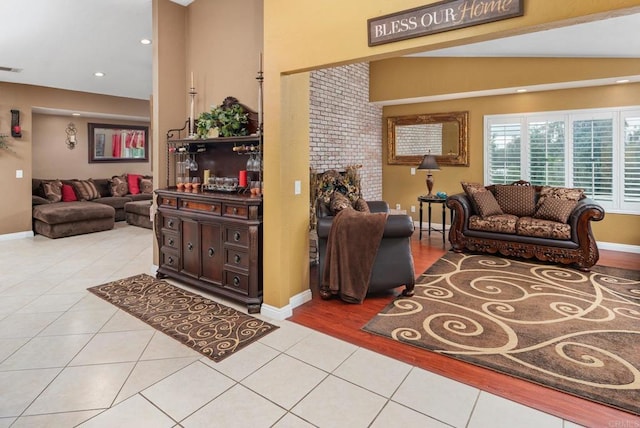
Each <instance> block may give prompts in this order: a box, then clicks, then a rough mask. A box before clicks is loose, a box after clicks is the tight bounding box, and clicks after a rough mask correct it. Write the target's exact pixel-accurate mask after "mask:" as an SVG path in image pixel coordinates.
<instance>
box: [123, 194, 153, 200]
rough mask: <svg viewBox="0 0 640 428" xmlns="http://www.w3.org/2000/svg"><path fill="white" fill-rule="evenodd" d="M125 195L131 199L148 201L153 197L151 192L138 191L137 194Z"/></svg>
mask: <svg viewBox="0 0 640 428" xmlns="http://www.w3.org/2000/svg"><path fill="white" fill-rule="evenodd" d="M126 197H127V198H130V199H131V200H132V201H148V200H151V199H153V194H152V193H138V194H137V195H132V194H128V195H127V196H126Z"/></svg>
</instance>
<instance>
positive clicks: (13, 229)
mask: <svg viewBox="0 0 640 428" xmlns="http://www.w3.org/2000/svg"><path fill="white" fill-rule="evenodd" d="M34 106H35V107H43V108H52V109H63V110H73V111H81V112H93V113H102V114H118V115H124V116H136V117H148V116H149V103H148V101H145V100H136V99H131V98H122V97H111V96H106V95H96V94H89V93H85V92H75V91H65V90H61V89H52V88H45V87H41V86H32V85H20V84H13V83H3V82H0V133H4V134H9V133H10V130H9V127H10V124H11V114H10V112H9V110H10V109H17V110H20V125H21V127H22V138H18V139H10V141H9V144H10V145H11V146H12V149H13V150H14V151H15V153H10V152H6V151H4V150H3V151H1V152H0V180H1V182H2V183H4V184H3V187H2V204H1V205H0V235H9V234H14V233H17V234H20V233H31V178H32V176H33V166H32V155H33V150H34V134H33V125H34V123H33V119H32V114H31V108H32V107H34ZM70 117H71V116H70ZM65 127H66V126H65ZM56 135H57V136H59V135H61V137H60V138H61V140H60V141H59V143H58V144H59V148H60V153H66V152H67V151H68V149H67V148H66V146H65V145H64V138H65V137H66V134H65V133H64V128H62V129H61V130H60V132H59V133H58V134H56ZM54 144H55V143H54ZM85 144H86V140H85ZM76 150H78V149H76ZM83 162H84V163H88V158H85V159H84V161H83ZM59 168H60V176H61V178H67V177H66V176H65V169H66V168H65V163H61V164H60V165H59ZM16 170H22V171H23V178H16ZM36 178H37V177H36ZM71 178H72V177H71ZM78 178H89V177H78Z"/></svg>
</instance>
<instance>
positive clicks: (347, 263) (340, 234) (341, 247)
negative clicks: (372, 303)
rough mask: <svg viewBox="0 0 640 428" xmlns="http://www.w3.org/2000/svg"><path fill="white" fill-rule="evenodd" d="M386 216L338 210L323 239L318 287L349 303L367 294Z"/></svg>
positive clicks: (355, 301) (360, 301) (361, 299)
mask: <svg viewBox="0 0 640 428" xmlns="http://www.w3.org/2000/svg"><path fill="white" fill-rule="evenodd" d="M387 216H388V214H387V213H364V212H360V211H356V210H353V209H344V210H342V211H340V212H339V213H338V214H337V215H336V216H335V218H334V219H333V222H332V223H331V230H330V231H329V238H328V240H327V253H326V256H325V265H324V272H322V286H323V287H324V288H325V290H326V289H327V288H328V289H329V291H330V292H331V294H337V295H339V296H340V298H342V300H344V301H345V302H349V303H362V301H363V300H364V298H365V296H366V295H367V289H368V287H369V279H370V278H371V271H372V270H373V262H374V260H375V258H376V254H377V253H378V247H379V246H380V241H381V240H382V235H383V233H384V226H385V224H386V222H387Z"/></svg>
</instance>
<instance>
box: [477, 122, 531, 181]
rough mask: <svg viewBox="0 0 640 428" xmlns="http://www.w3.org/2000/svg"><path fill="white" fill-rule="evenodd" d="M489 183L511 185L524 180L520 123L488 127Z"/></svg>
mask: <svg viewBox="0 0 640 428" xmlns="http://www.w3.org/2000/svg"><path fill="white" fill-rule="evenodd" d="M488 132H489V149H488V162H487V163H488V168H487V171H488V174H485V176H486V180H487V182H488V183H492V184H511V183H512V182H514V181H517V180H520V179H521V178H522V159H521V143H522V131H521V125H520V122H514V123H492V124H490V125H489V127H488Z"/></svg>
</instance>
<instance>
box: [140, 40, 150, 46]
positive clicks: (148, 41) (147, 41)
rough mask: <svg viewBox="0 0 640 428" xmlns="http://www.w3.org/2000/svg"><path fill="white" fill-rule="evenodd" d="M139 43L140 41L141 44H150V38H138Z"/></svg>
mask: <svg viewBox="0 0 640 428" xmlns="http://www.w3.org/2000/svg"><path fill="white" fill-rule="evenodd" d="M140 43H142V44H143V45H150V44H151V40H149V39H142V40H140Z"/></svg>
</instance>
